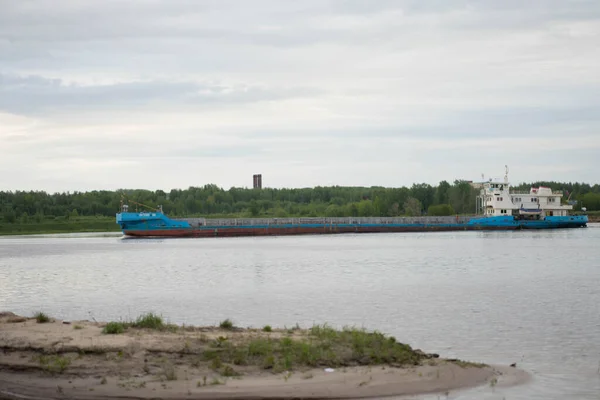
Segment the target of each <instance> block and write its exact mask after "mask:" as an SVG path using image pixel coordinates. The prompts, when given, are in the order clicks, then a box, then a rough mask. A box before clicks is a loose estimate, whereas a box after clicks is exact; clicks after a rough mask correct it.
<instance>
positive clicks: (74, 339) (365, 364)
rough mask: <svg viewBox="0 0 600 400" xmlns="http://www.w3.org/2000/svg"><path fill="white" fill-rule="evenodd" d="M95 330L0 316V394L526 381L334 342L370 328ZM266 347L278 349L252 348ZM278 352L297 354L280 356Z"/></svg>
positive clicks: (429, 357)
mask: <svg viewBox="0 0 600 400" xmlns="http://www.w3.org/2000/svg"><path fill="white" fill-rule="evenodd" d="M105 326H106V324H105V323H99V322H91V321H70V322H67V321H59V320H53V319H51V320H50V321H49V322H46V323H39V322H38V321H37V320H36V319H35V318H26V317H20V316H17V315H14V314H12V313H8V312H5V313H1V314H0V349H1V350H2V355H1V357H0V398H6V399H55V398H77V399H117V398H118V399H155V398H161V399H190V398H193V399H262V398H265V399H292V398H294V399H298V398H306V399H333V398H336V399H339V398H368V397H382V396H391V395H412V394H421V393H435V392H440V393H444V392H447V391H452V390H457V389H464V388H468V387H474V386H477V385H506V384H517V383H520V382H523V381H525V380H526V379H527V377H528V375H527V374H526V373H525V372H524V371H521V370H519V369H518V368H514V367H510V366H487V365H483V364H477V363H471V362H465V361H460V360H448V359H443V358H440V357H439V356H438V355H437V354H427V353H425V352H422V351H420V350H412V349H411V348H410V347H408V346H406V345H403V344H401V343H395V339H393V338H387V337H386V338H385V341H384V342H381V343H384V344H385V346H387V347H385V346H383V347H385V349H383V350H385V352H387V353H385V354H392V353H390V352H394V351H395V352H396V353H393V354H392V355H391V356H390V357H391V358H389V357H387V358H386V357H382V358H379V357H380V356H379V355H377V354H375V353H374V350H372V349H371V350H368V349H369V348H367V347H366V348H365V349H367V350H368V351H370V353H368V355H367V353H366V352H362V353H361V354H362V356H360V357H357V356H356V355H355V354H353V353H352V352H349V351H347V349H346V348H345V347H343V346H342V345H339V344H338V343H337V342H336V341H335V340H338V341H341V340H342V339H341V338H349V337H352V338H354V340H363V339H364V338H367V339H369V340H371V339H373V338H375V339H377V340H380V339H381V340H383V335H380V334H379V336H377V335H378V334H375V336H373V335H371V334H364V333H360V332H345V333H344V332H342V333H339V332H338V333H337V334H336V333H335V331H334V330H331V331H327V330H326V329H325V330H323V329H321V330H318V331H315V330H310V329H299V328H294V329H272V330H271V329H269V331H265V330H263V329H246V328H244V329H242V328H236V327H229V328H222V327H185V326H180V327H176V326H170V325H164V326H162V325H161V328H160V329H141V328H134V327H127V329H126V330H125V331H124V332H122V333H119V334H107V333H103V329H104V328H105ZM325 335H332V336H330V337H331V338H334V339H332V342H331V343H328V344H327V346H325V347H315V346H316V345H314V344H315V343H318V345H319V346H321V345H322V341H324V340H327V336H325ZM336 335H337V336H336ZM351 335H354V336H351ZM369 335H370V336H369ZM375 339H373V340H375ZM388 342H389V343H393V344H389V343H388ZM369 343H371V342H369ZM372 343H375V344H377V346H379V350H381V349H382V348H383V347H382V344H381V343H380V342H376V341H374V342H372ZM267 345H268V346H279V347H273V349H274V350H273V349H270V348H269V349H266V350H264V351H262V350H260V346H267ZM371 345H372V344H371ZM286 346H287V347H286ZM310 346H313V347H310ZM329 346H330V347H331V349H334V350H335V352H331V353H327V354H325V353H322V354H321V355H320V356H319V357H316V358H315V357H313V358H310V357H308V355H307V357H308V358H306V360H307V361H306V362H304V361H301V360H304V358H302V354H304V353H306V354H308V353H309V352H310V351H314V350H315V349H317V350H319V351H321V350H322V349H323V348H324V349H328V348H330V347H329ZM288 348H289V349H299V350H298V351H296V352H295V353H294V352H290V353H285V351H286V349H288ZM355 348H356V343H355ZM267 350H268V351H267ZM383 350H382V351H383ZM302 352H304V353H302ZM341 353H345V355H340V354H341ZM351 353H352V354H351ZM382 354H383V353H382ZM292 356H293V357H296V358H294V359H293V360H291V359H288V357H292ZM278 357H279V358H278ZM328 360H331V363H332V365H327V361H328ZM390 360H392V361H390ZM334 364H335V365H334Z"/></svg>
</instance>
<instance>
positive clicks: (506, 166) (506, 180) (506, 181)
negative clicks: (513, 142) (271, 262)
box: [504, 165, 508, 183]
mask: <svg viewBox="0 0 600 400" xmlns="http://www.w3.org/2000/svg"><path fill="white" fill-rule="evenodd" d="M504 169H505V170H506V172H505V174H504V183H508V165H505V166H504Z"/></svg>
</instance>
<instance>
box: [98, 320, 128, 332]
mask: <svg viewBox="0 0 600 400" xmlns="http://www.w3.org/2000/svg"><path fill="white" fill-rule="evenodd" d="M125 329H127V326H126V324H125V323H123V322H109V323H108V324H106V326H105V327H104V328H103V329H102V333H104V334H105V335H118V334H121V333H123V332H125Z"/></svg>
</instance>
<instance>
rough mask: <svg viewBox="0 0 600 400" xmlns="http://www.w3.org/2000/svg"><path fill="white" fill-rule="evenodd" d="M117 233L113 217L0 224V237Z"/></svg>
mask: <svg viewBox="0 0 600 400" xmlns="http://www.w3.org/2000/svg"><path fill="white" fill-rule="evenodd" d="M119 231H120V228H119V225H117V224H116V222H115V218H114V217H70V218H68V219H67V218H64V217H47V218H43V219H41V220H40V221H35V220H33V219H30V220H28V221H27V222H20V221H15V222H12V223H6V222H3V223H0V236H2V235H6V236H8V235H46V234H53V233H85V232H119Z"/></svg>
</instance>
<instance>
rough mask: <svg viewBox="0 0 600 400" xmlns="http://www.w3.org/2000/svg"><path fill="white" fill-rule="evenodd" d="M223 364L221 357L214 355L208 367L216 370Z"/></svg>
mask: <svg viewBox="0 0 600 400" xmlns="http://www.w3.org/2000/svg"><path fill="white" fill-rule="evenodd" d="M222 366H223V362H222V361H221V359H220V358H219V356H217V357H215V358H213V359H212V361H211V363H210V368H211V369H213V370H215V371H217V370H219V369H221V367H222Z"/></svg>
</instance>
